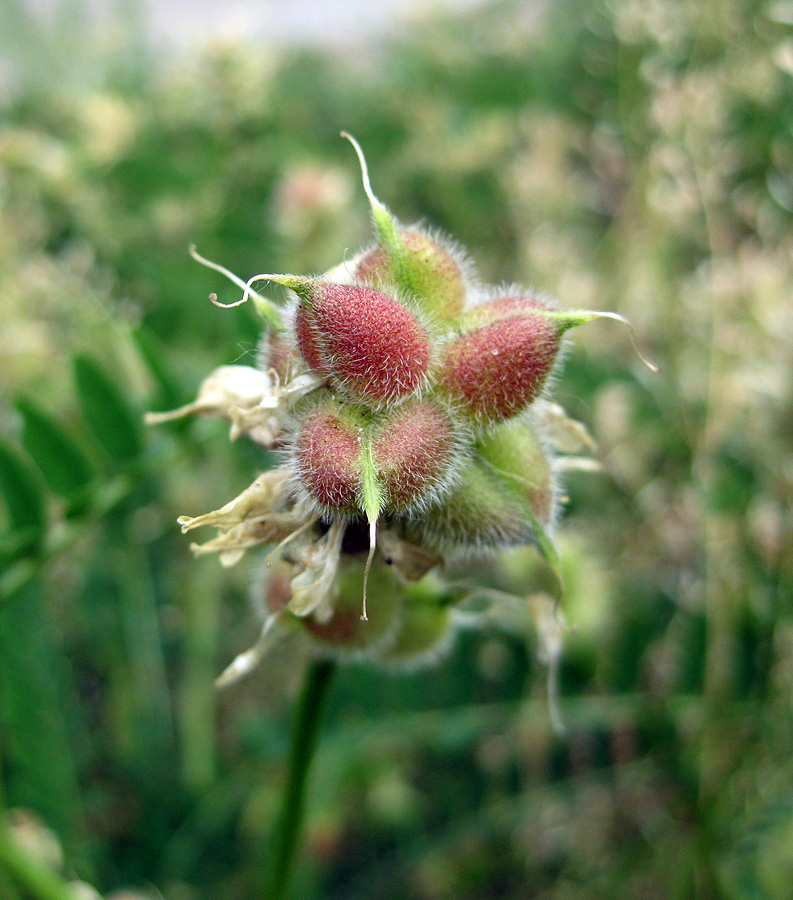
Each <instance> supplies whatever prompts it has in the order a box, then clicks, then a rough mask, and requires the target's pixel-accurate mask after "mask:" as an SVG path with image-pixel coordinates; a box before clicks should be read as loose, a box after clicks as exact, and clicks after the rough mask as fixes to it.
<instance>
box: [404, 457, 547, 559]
mask: <svg viewBox="0 0 793 900" xmlns="http://www.w3.org/2000/svg"><path fill="white" fill-rule="evenodd" d="M405 532H406V536H407V538H408V540H413V541H415V542H416V543H419V544H421V545H422V546H424V547H427V548H430V549H433V550H439V551H440V552H441V553H455V552H461V553H468V552H478V551H481V550H485V549H487V548H489V547H499V546H510V545H512V544H519V543H525V542H527V541H530V540H531V538H532V531H531V526H530V525H529V524H528V523H527V522H526V519H525V516H524V515H523V510H522V506H521V504H520V502H519V501H518V500H517V498H516V497H515V495H514V493H513V492H512V491H511V490H510V488H509V487H508V486H507V485H505V484H504V482H503V480H502V479H501V478H500V477H499V476H498V475H497V474H496V473H495V472H494V471H493V469H492V467H490V466H488V465H487V464H486V463H484V462H483V461H482V460H480V459H477V458H473V459H471V460H469V461H468V463H467V464H466V465H465V466H464V467H463V468H462V470H461V472H460V474H459V476H458V479H457V481H456V483H455V485H454V487H453V488H452V489H451V490H450V491H449V493H448V494H446V495H444V497H443V498H442V499H441V500H439V501H438V502H437V503H435V504H433V505H431V506H430V507H429V508H428V509H427V510H426V511H425V512H424V513H423V514H422V516H421V517H420V518H417V519H415V520H411V521H410V522H408V523H406V527H405Z"/></svg>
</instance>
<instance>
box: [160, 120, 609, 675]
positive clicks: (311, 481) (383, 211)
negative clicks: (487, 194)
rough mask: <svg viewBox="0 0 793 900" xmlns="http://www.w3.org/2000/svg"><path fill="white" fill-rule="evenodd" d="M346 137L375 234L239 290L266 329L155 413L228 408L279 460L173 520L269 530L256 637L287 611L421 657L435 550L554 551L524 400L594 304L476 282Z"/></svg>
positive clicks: (327, 631)
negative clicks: (573, 304)
mask: <svg viewBox="0 0 793 900" xmlns="http://www.w3.org/2000/svg"><path fill="white" fill-rule="evenodd" d="M347 137H348V136H347ZM350 140H351V141H352V143H353V146H354V147H355V149H356V151H357V153H358V156H359V159H360V162H361V167H362V172H363V182H364V188H365V190H366V193H367V196H368V198H369V201H370V204H371V208H372V215H373V219H374V224H375V229H376V234H377V240H376V243H375V244H374V245H373V246H371V247H370V248H368V249H366V250H365V251H363V252H362V253H361V254H359V255H358V256H356V257H355V258H353V259H351V260H349V261H347V262H346V263H344V264H342V265H341V266H339V267H337V268H336V269H334V270H332V271H331V272H328V273H327V274H326V275H324V276H322V277H319V278H311V277H300V276H295V275H275V274H268V275H258V276H255V278H253V279H251V280H250V281H249V282H248V283H247V285H243V287H244V288H245V294H244V296H243V301H244V300H246V299H248V298H251V297H252V298H253V299H254V300H255V302H257V305H258V306H259V308H260V310H261V311H262V312H263V313H264V315H265V317H266V318H267V320H268V321H269V323H270V325H271V327H270V329H269V331H268V333H267V335H266V337H265V339H264V340H263V343H262V347H263V352H262V362H261V365H260V366H259V368H258V369H257V370H253V369H251V370H250V371H249V374H247V375H246V374H245V373H244V372H243V371H242V370H243V369H245V367H224V369H221V370H218V372H217V373H215V375H214V376H213V378H212V379H209V380H208V382H207V383H205V386H204V389H203V391H202V394H203V396H202V394H199V399H198V400H197V401H196V403H195V404H192V405H191V406H190V407H185V408H184V409H183V410H179V411H176V413H174V414H172V415H179V414H184V413H186V412H199V413H201V412H203V413H208V414H213V415H220V416H224V417H226V418H228V419H231V420H232V422H233V423H234V425H235V427H236V433H241V432H247V433H248V434H249V435H250V436H251V437H252V438H253V439H254V440H259V441H260V442H261V443H263V444H266V445H268V446H275V447H276V448H279V449H280V450H281V451H282V452H283V457H284V458H283V463H282V465H281V466H280V467H279V468H277V469H275V470H272V471H270V472H268V473H265V474H264V475H262V476H260V477H259V479H257V481H256V482H255V483H254V485H252V486H251V488H249V489H248V491H247V492H245V493H244V494H243V495H241V497H239V498H237V500H236V501H232V503H231V504H229V505H228V506H227V507H224V508H223V510H220V511H218V512H217V513H211V514H208V515H207V516H200V517H198V518H195V519H191V518H187V517H185V518H183V519H182V520H180V521H181V522H182V526H183V528H184V529H185V530H188V529H190V528H193V527H197V526H198V525H204V524H211V525H215V526H216V527H217V528H218V529H219V531H220V535H219V537H218V538H216V539H215V541H210V542H209V543H208V544H204V545H201V546H199V547H198V548H196V549H197V550H198V551H199V552H205V551H206V550H219V551H221V553H223V554H225V558H226V560H227V561H234V560H236V558H237V557H238V555H239V554H240V553H241V552H242V550H244V549H246V548H247V547H249V546H252V545H254V544H257V543H261V544H266V543H271V544H277V548H276V549H277V550H278V554H277V555H278V557H279V559H278V562H277V564H275V565H273V566H271V567H270V570H269V572H268V574H267V577H266V585H265V591H264V593H265V598H266V603H267V606H268V610H269V618H268V620H267V622H268V624H267V626H266V627H265V633H264V635H263V641H264V637H265V636H266V635H269V634H270V632H271V631H272V626H273V624H281V625H284V624H286V623H289V622H291V624H293V625H294V624H295V622H296V621H297V620H299V624H300V626H302V628H303V629H304V630H305V631H306V632H307V633H309V634H310V635H311V636H312V637H313V638H314V639H315V640H316V641H317V642H319V643H320V644H322V645H323V646H325V647H339V648H344V647H347V648H353V649H360V648H363V647H369V648H371V647H374V646H377V648H378V651H379V655H380V656H381V657H383V658H388V657H390V658H394V659H397V658H402V657H405V658H407V657H409V656H411V655H413V656H416V657H419V656H422V655H423V656H426V655H427V651H429V650H430V649H431V647H432V645H433V644H439V643H440V642H441V641H442V640H443V637H444V635H445V633H446V631H447V628H446V626H447V624H448V621H449V607H450V606H451V605H453V600H452V599H450V596H451V595H450V593H449V591H448V590H447V589H445V588H444V586H443V580H442V578H441V577H440V575H439V573H440V572H441V571H442V568H443V565H444V564H445V563H446V562H448V561H449V560H450V559H454V558H460V557H468V558H471V557H476V556H479V555H482V554H487V553H492V552H493V551H497V550H499V549H503V548H505V547H514V546H518V545H529V544H533V545H534V546H536V547H537V548H538V549H539V550H540V553H541V554H542V555H543V556H545V557H546V559H547V560H548V561H550V562H551V563H552V564H553V563H554V561H555V551H554V547H553V542H552V538H551V533H552V529H553V526H554V522H555V518H556V515H557V509H558V490H557V475H556V466H555V463H554V458H553V455H552V452H551V449H550V447H549V444H548V440H547V438H546V436H545V435H544V428H543V424H542V423H543V419H544V416H543V415H538V413H537V411H538V410H540V409H545V410H546V412H547V405H548V404H547V402H546V400H545V399H544V398H545V395H546V394H547V385H548V382H549V379H551V377H552V375H553V373H554V370H555V369H556V368H557V366H558V363H559V359H560V354H561V350H562V344H563V339H564V336H565V332H566V331H567V330H568V329H570V328H571V327H573V326H576V325H580V324H583V323H585V322H589V321H592V320H593V319H595V318H598V317H600V316H611V314H609V313H598V312H591V311H582V310H577V311H565V310H560V309H558V308H556V307H555V306H554V305H553V304H552V303H551V302H550V301H548V300H547V299H545V298H544V297H542V296H540V295H537V294H534V293H530V292H525V291H522V290H519V289H502V290H496V289H492V288H486V287H484V286H483V285H481V284H480V283H479V282H478V281H477V279H476V278H475V277H474V276H473V274H472V271H473V270H472V266H471V265H470V263H469V262H468V261H467V259H466V258H465V257H464V255H463V254H462V253H461V251H460V250H459V249H458V248H457V247H455V246H454V245H453V244H452V243H451V242H449V241H447V240H446V239H445V238H443V237H440V236H438V235H436V234H433V233H431V232H429V231H428V230H426V229H424V228H422V227H419V226H414V227H405V226H403V225H401V224H400V223H399V222H398V221H397V220H396V218H395V217H394V216H393V215H392V214H391V213H390V211H389V210H388V209H387V208H386V207H385V206H384V205H383V204H382V203H381V202H380V201H379V200H378V199H377V198H376V197H375V196H374V194H373V193H372V190H371V187H370V184H369V177H368V173H367V169H366V163H365V160H364V157H363V154H362V153H361V151H360V148H359V147H358V145H357V144H356V143H355V141H354V140H353V139H352V138H350ZM202 261H203V260H202ZM212 265H214V264H212ZM215 268H219V267H217V266H215ZM227 274H228V273H227ZM232 277H233V276H232ZM235 280H237V279H235ZM237 281H238V280H237ZM257 281H269V282H274V283H277V284H280V285H282V286H283V287H284V288H286V289H288V294H289V296H290V298H291V300H290V303H289V305H288V306H286V307H285V308H282V309H277V308H275V307H273V306H272V305H271V304H270V303H269V302H268V301H266V300H265V299H264V298H263V297H261V296H260V295H259V294H257V293H256V292H255V291H253V289H252V284H254V283H255V282H257ZM238 283H240V284H241V282H239V281H238ZM243 301H240V302H243ZM232 384H233V385H234V386H232ZM207 385H209V386H207ZM241 385H242V386H241ZM152 418H153V419H154V420H155V421H156V420H160V419H162V418H164V417H163V416H159V417H157V416H155V417H152ZM376 548H379V550H380V553H379V554H378V555H376V554H375V549H376ZM271 556H272V554H271ZM367 583H368V592H369V595H370V596H371V602H370V604H369V610H368V611H367V607H366V595H367ZM361 601H363V605H362V607H361ZM428 622H433V623H436V624H435V625H433V627H431V628H429V627H427V623H428ZM441 625H442V626H443V627H441ZM276 630H277V629H276ZM281 630H283V628H282V629H281ZM417 635H424V637H423V638H422V639H419V638H418V637H417ZM263 646H264V644H263V643H262V642H260V645H257V648H254V650H252V651H249V652H248V655H247V656H246V655H243V657H241V658H239V659H238V660H237V661H236V662H235V664H234V665H233V666H232V667H231V670H230V671H229V672H228V673H227V676H228V678H230V677H232V676H234V677H236V675H238V674H240V673H241V672H243V671H245V670H246V669H247V668H249V667H250V666H251V665H252V664H253V663H254V662H255V661H257V660H258V656H259V655H260V652H261V648H262V647H263ZM400 648H402V649H403V650H404V652H401V653H400V652H398V651H399V649H400Z"/></svg>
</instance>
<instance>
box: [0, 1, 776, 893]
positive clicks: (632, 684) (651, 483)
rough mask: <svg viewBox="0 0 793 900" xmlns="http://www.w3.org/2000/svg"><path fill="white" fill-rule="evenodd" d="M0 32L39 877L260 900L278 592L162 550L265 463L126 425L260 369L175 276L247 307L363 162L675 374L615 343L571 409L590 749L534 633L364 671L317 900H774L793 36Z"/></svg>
mask: <svg viewBox="0 0 793 900" xmlns="http://www.w3.org/2000/svg"><path fill="white" fill-rule="evenodd" d="M0 35H2V37H0V310H1V311H2V315H0V432H1V433H2V436H1V437H0V774H2V793H1V794H0V796H2V797H3V804H4V806H5V807H6V808H7V809H8V810H11V812H9V813H8V816H9V819H10V820H12V821H13V823H14V827H15V828H16V830H17V832H18V833H19V835H20V836H21V837H22V838H24V839H25V840H26V841H28V845H29V846H30V847H31V848H32V852H34V853H35V854H38V855H39V856H40V857H41V858H42V859H44V858H47V859H49V860H50V861H51V864H52V865H53V866H55V867H56V868H58V869H59V870H60V871H61V872H62V873H63V875H64V876H65V877H66V878H68V879H72V880H78V879H79V880H82V881H85V882H88V883H90V884H92V885H94V886H95V888H96V889H97V890H99V891H100V892H101V893H102V895H103V896H113V895H115V896H117V897H119V896H121V894H120V892H121V891H122V890H123V889H128V890H135V891H136V892H139V893H140V894H143V895H144V896H146V897H149V898H160V897H162V898H166V900H211V898H223V900H246V898H249V897H252V896H256V893H255V888H254V886H255V885H256V884H257V883H258V880H259V872H260V867H261V856H262V849H261V848H262V846H263V845H265V844H266V839H267V837H268V835H269V830H270V826H271V822H272V817H273V813H274V810H275V808H276V804H277V800H278V796H279V791H280V788H281V786H282V784H283V779H284V763H285V755H286V747H287V743H288V733H289V721H290V712H291V708H292V704H293V700H294V696H295V691H296V688H297V685H298V684H299V682H300V679H301V675H302V672H303V667H304V662H305V660H304V658H303V657H301V656H300V655H298V654H296V653H295V652H294V650H293V648H290V647H289V646H284V647H282V648H280V649H277V650H276V651H275V652H274V653H273V654H272V655H271V656H269V657H268V658H267V660H266V663H265V665H264V666H263V668H262V669H261V670H260V671H258V672H257V673H256V674H254V675H253V676H252V677H250V678H249V679H247V680H246V681H244V682H241V683H240V684H238V685H236V686H235V687H233V688H232V689H230V690H228V691H226V692H223V693H218V692H216V690H215V688H214V687H213V679H214V678H215V677H216V676H217V675H218V673H219V672H220V671H222V669H223V668H224V667H225V665H226V664H227V663H228V662H229V661H230V660H231V659H232V658H233V657H234V655H235V654H236V653H238V652H240V651H241V650H243V649H245V648H246V647H248V646H249V645H250V644H251V643H252V641H253V640H255V638H256V636H257V633H258V630H259V627H260V622H259V619H258V616H259V610H258V600H257V596H256V585H257V580H258V576H259V574H260V571H261V566H262V564H263V563H262V556H263V554H262V555H259V556H257V555H256V554H249V555H248V556H247V557H246V558H245V559H244V560H243V561H242V562H241V563H240V564H239V565H238V566H236V567H235V568H233V569H230V570H223V569H221V568H220V566H219V564H218V562H217V560H216V559H214V558H201V559H198V560H195V559H193V557H192V556H191V554H190V552H189V549H188V544H189V541H188V539H187V538H185V537H184V536H183V535H181V534H180V533H179V529H178V527H177V526H176V524H175V522H176V517H177V515H180V514H183V513H188V514H198V513H200V512H203V511H206V510H209V509H215V508H218V507H219V506H221V505H222V504H223V503H225V502H226V501H227V500H228V499H229V498H231V497H233V496H235V495H236V494H237V493H238V492H239V491H240V490H241V489H242V488H244V487H246V486H247V485H248V484H249V483H250V481H251V480H252V478H253V474H254V473H255V472H256V471H258V470H260V469H262V468H263V467H266V466H267V465H268V462H269V461H268V460H267V458H266V456H265V454H264V453H263V452H262V451H261V449H260V448H257V447H256V446H255V445H253V444H251V443H246V442H244V441H241V442H238V443H236V444H230V443H229V441H228V430H227V426H226V425H224V424H223V423H220V422H214V421H207V420H198V421H194V422H188V423H183V424H182V423H177V424H173V425H169V426H163V427H159V428H157V429H149V430H144V428H143V426H142V414H143V412H144V411H145V410H147V409H169V408H173V407H175V406H178V405H180V404H181V403H184V402H186V401H188V400H189V399H191V398H192V397H193V396H194V394H195V391H196V388H197V386H198V384H199V382H200V381H201V380H202V379H203V378H204V377H205V376H206V375H207V374H208V373H209V372H210V370H211V369H213V368H214V367H216V366H218V365H221V364H225V363H235V362H250V361H251V359H252V357H253V353H254V350H255V347H256V342H257V337H258V334H259V322H258V321H257V319H256V317H255V314H254V313H253V312H252V311H251V309H249V308H248V307H246V306H243V307H240V308H237V309H234V310H228V311H221V310H218V309H216V308H215V307H213V306H211V305H210V304H209V302H208V301H207V295H208V294H209V293H210V292H211V291H216V292H218V294H219V295H220V299H221V300H226V301H228V300H234V299H237V297H238V292H237V291H236V289H235V288H233V286H231V285H229V284H227V283H225V282H223V281H222V280H221V279H220V277H219V276H217V275H216V274H215V273H213V272H210V271H208V270H206V269H203V268H201V267H200V266H198V265H196V264H195V263H194V262H193V261H192V260H191V259H190V258H189V257H188V254H187V247H188V245H189V244H190V243H191V242H195V243H196V244H197V245H198V247H199V249H200V250H201V252H202V253H204V254H205V255H207V256H209V257H210V258H212V259H215V260H218V261H220V262H222V263H223V264H224V265H226V266H228V267H229V268H230V269H232V270H233V271H235V272H236V273H238V274H239V275H241V276H242V277H245V278H247V277H249V276H250V275H251V274H253V273H255V272H259V271H271V272H272V271H275V272H278V271H284V272H289V271H294V272H304V273H312V272H318V271H322V270H324V269H326V268H328V267H330V266H331V265H333V264H335V263H336V262H338V261H339V260H340V259H341V258H343V257H344V255H345V254H347V253H350V252H353V251H354V250H355V249H356V248H357V247H358V246H359V245H360V244H362V243H363V242H365V241H366V240H368V239H369V235H370V227H369V213H368V208H367V205H366V202H365V198H364V196H363V193H362V190H361V187H360V181H359V173H358V168H357V163H356V160H355V159H354V156H353V154H352V152H351V149H350V147H349V145H348V144H347V143H346V142H345V141H343V140H341V139H340V138H339V131H340V130H342V129H346V130H348V131H350V132H351V133H352V134H354V135H355V136H356V137H357V138H358V140H359V141H360V143H361V145H362V146H363V148H364V150H365V151H366V154H367V156H368V160H369V166H370V171H371V173H372V179H373V183H374V188H375V191H376V192H377V193H378V195H379V196H380V197H381V198H382V199H383V200H384V201H385V202H386V203H388V204H389V206H390V207H391V208H392V209H393V210H394V212H395V213H396V214H397V215H398V216H399V217H400V218H401V219H402V220H403V221H406V222H412V221H415V220H418V219H423V220H424V221H426V222H427V223H429V224H431V225H432V226H434V227H437V228H440V229H443V230H444V231H446V232H448V233H450V234H451V235H453V236H454V237H455V238H456V239H457V240H458V241H459V242H461V243H462V244H463V245H465V246H467V247H468V248H469V249H470V251H471V255H472V256H473V257H474V259H475V261H476V263H477V267H478V270H479V273H480V275H481V276H482V278H483V279H484V280H486V281H489V282H493V283H511V282H520V283H522V284H525V285H531V286H533V287H536V288H539V289H541V290H543V291H546V292H547V293H549V294H551V295H553V296H555V297H557V298H558V300H559V301H560V303H561V304H562V305H563V306H569V307H590V308H595V309H604V310H615V311H617V312H619V313H621V314H623V315H624V316H626V317H627V318H629V319H630V320H631V322H633V324H634V326H635V328H636V330H637V335H638V341H639V344H640V346H641V347H642V348H643V349H644V350H645V352H646V353H647V354H648V356H650V357H651V358H652V359H653V360H654V361H655V362H657V363H658V364H659V365H660V367H661V371H660V374H658V375H653V374H652V373H651V372H649V371H648V370H646V369H644V368H643V367H642V365H641V363H640V362H639V361H638V360H637V358H636V356H635V355H634V353H633V351H632V350H631V347H630V343H629V341H628V339H627V337H626V334H625V333H624V332H623V330H622V329H620V328H619V326H615V325H612V324H609V323H601V324H594V325H591V326H589V327H587V328H585V329H577V330H576V332H575V334H574V341H573V344H572V348H571V350H570V352H569V354H568V360H567V365H566V369H565V372H564V375H563V377H561V378H560V379H559V381H558V383H557V385H556V389H555V397H556V399H558V400H559V401H560V402H561V403H563V404H564V405H565V407H566V408H567V409H568V411H569V412H570V413H571V414H572V415H573V416H575V417H576V418H578V419H580V420H581V421H582V422H584V423H585V424H586V426H587V427H588V428H589V429H590V431H591V432H592V434H593V436H594V438H595V440H596V441H597V445H598V448H597V451H596V453H595V458H596V459H597V460H598V461H599V463H600V464H601V465H602V470H601V471H599V472H596V473H591V472H590V473H571V474H570V475H569V476H568V478H567V482H566V495H567V497H568V501H567V504H566V511H565V515H564V519H563V522H562V525H561V529H560V534H559V543H560V548H561V553H562V557H563V560H564V568H565V578H566V586H567V590H566V596H565V599H564V602H563V608H564V613H565V616H566V619H567V622H568V623H569V625H570V626H571V630H570V631H569V633H568V634H567V635H566V640H565V648H564V653H563V657H562V661H561V670H560V692H561V696H560V711H561V714H562V717H563V719H564V723H565V726H566V731H565V733H564V734H563V735H557V734H555V733H554V731H553V729H552V726H551V722H550V716H549V711H548V706H547V702H546V699H545V670H544V669H543V667H542V665H541V664H540V663H539V662H538V654H537V642H536V639H535V636H534V635H532V634H530V633H529V634H527V633H525V632H524V631H522V630H520V629H517V628H507V627H498V626H495V625H493V626H488V627H487V628H482V629H480V630H477V631H470V632H465V633H463V634H461V635H460V637H459V639H458V641H457V643H456V645H455V649H454V651H453V653H452V654H451V656H450V658H449V659H447V660H446V661H445V662H443V663H442V664H441V666H440V667H439V668H438V669H437V670H434V671H432V672H430V673H429V674H428V673H426V672H416V673H405V674H383V673H382V672H380V671H378V670H376V669H374V668H370V667H367V665H366V664H357V665H355V666H352V665H351V666H348V667H346V668H344V669H343V670H342V671H341V673H340V674H339V676H338V678H337V680H336V681H335V683H334V685H333V691H332V695H331V698H330V708H329V711H328V715H327V721H326V723H325V726H324V731H323V740H322V742H321V745H320V748H319V751H318V755H317V759H316V763H315V767H314V770H313V774H312V780H311V785H310V792H309V813H308V820H307V834H306V847H305V851H304V853H303V855H302V857H301V864H300V867H299V871H298V875H297V878H296V883H295V886H294V887H295V890H294V896H295V897H301V898H306V900H308V898H326V900H342V898H344V900H375V898H377V900H383V898H392V897H393V898H397V897H398V898H407V900H452V898H454V900H485V898H488V900H489V898H516V900H518V898H543V900H568V898H575V900H596V898H597V900H600V898H613V897H620V898H623V897H624V898H637V900H655V898H658V900H661V898H664V900H666V898H691V897H697V898H741V900H743V898H746V900H749V898H752V900H765V898H768V900H785V898H789V897H790V896H791V894H790V891H791V887H790V886H791V884H793V764H792V763H791V759H792V758H793V719H792V717H791V713H792V712H793V710H792V709H791V698H792V697H793V691H792V690H791V688H792V687H793V597H792V596H791V594H792V587H793V584H792V582H793V565H792V563H793V559H792V557H793V535H792V524H793V523H792V521H791V495H792V494H793V457H791V435H792V434H793V384H792V382H793V374H792V373H793V316H791V298H793V274H792V267H791V261H792V257H791V252H792V251H793V232H792V231H791V224H792V223H793V181H792V180H791V170H792V169H793V84H792V83H791V74H792V73H793V3H792V2H789V0H765V2H764V0H700V2H688V3H681V2H677V0H591V2H590V0H554V2H552V3H551V2H548V3H542V2H537V3H526V2H512V0H503V2H495V3H485V2H479V3H474V2H470V3H460V2H458V3H455V4H452V3H448V4H446V5H445V6H438V7H433V8H432V10H431V11H427V10H426V9H425V10H424V11H422V12H421V13H420V14H419V13H417V11H416V8H415V6H414V7H413V8H411V7H410V6H409V5H407V6H406V5H399V4H397V3H396V2H393V3H392V4H388V5H382V6H381V8H380V10H379V14H378V15H377V16H375V13H374V9H373V7H372V5H370V4H365V3H355V4H350V3H345V4H328V3H325V4H322V5H321V6H317V7H316V8H311V7H307V6H305V5H304V4H301V3H282V2H276V0H271V2H269V3H263V4H253V3H249V4H248V3H242V2H239V3H234V4H228V5H223V6H220V5H211V4H207V3H204V4H192V5H190V6H189V7H186V8H185V7H184V6H183V4H180V5H179V6H178V8H177V4H175V3H173V4H165V3H162V4H154V3H152V4H151V5H150V6H149V7H148V8H141V7H139V6H138V5H136V4H134V3H131V2H114V3H112V2H107V3H106V4H104V5H100V6H96V5H89V4H87V3H83V2H67V0H60V2H58V0H51V2H49V3H38V4H34V3H32V2H26V3H25V2H20V0H3V3H2V5H1V6H0ZM0 897H2V898H3V900H5V898H6V897H8V898H11V900H24V898H22V897H21V896H20V895H19V894H18V892H16V891H15V889H14V888H13V887H12V885H11V884H10V882H9V881H8V879H7V878H6V876H4V875H3V873H2V872H0Z"/></svg>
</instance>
